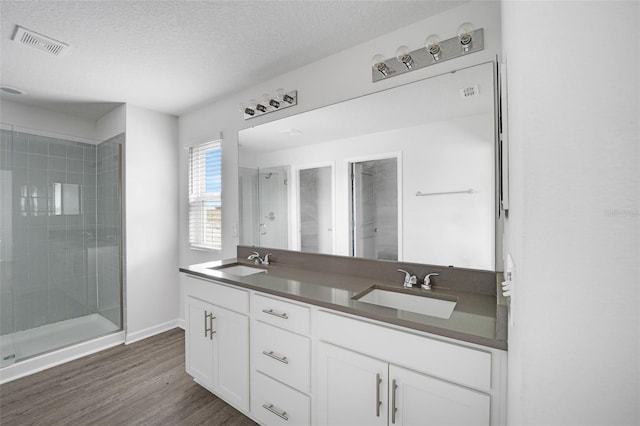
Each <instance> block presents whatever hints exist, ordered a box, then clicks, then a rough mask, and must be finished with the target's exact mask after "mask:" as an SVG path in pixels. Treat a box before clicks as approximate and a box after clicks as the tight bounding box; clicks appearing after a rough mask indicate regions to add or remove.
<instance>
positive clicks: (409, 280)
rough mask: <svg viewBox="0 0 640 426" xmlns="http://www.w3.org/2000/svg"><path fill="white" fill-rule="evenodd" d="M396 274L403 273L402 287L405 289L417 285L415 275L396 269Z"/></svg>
mask: <svg viewBox="0 0 640 426" xmlns="http://www.w3.org/2000/svg"><path fill="white" fill-rule="evenodd" d="M398 272H404V274H405V276H404V286H405V287H406V288H408V287H413V285H414V284H417V283H418V278H417V277H416V276H415V275H411V274H410V273H409V272H407V271H405V270H404V269H398Z"/></svg>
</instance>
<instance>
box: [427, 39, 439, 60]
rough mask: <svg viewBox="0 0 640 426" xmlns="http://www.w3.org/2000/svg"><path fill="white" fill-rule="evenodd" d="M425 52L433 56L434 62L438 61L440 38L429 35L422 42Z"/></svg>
mask: <svg viewBox="0 0 640 426" xmlns="http://www.w3.org/2000/svg"><path fill="white" fill-rule="evenodd" d="M424 45H425V47H426V48H427V52H429V54H431V56H433V59H434V60H436V61H437V60H438V59H440V37H438V35H437V34H431V35H430V36H429V37H427V38H426V40H425V41H424Z"/></svg>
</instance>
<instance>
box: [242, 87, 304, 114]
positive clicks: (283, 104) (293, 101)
mask: <svg viewBox="0 0 640 426" xmlns="http://www.w3.org/2000/svg"><path fill="white" fill-rule="evenodd" d="M297 104H298V91H297V90H292V91H290V92H285V91H284V89H278V90H276V95H275V96H272V95H269V94H266V93H265V94H264V95H262V96H261V97H260V100H256V99H251V100H250V101H249V102H248V104H245V103H241V104H240V112H242V114H243V116H244V119H245V120H248V119H250V118H254V117H259V116H261V115H264V114H268V113H270V112H274V111H278V110H281V109H285V108H288V107H291V106H294V105H297Z"/></svg>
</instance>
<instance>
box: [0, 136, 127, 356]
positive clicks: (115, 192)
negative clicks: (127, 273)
mask: <svg viewBox="0 0 640 426" xmlns="http://www.w3.org/2000/svg"><path fill="white" fill-rule="evenodd" d="M0 132H1V134H0V138H1V147H0V148H1V149H0V172H1V175H0V178H1V179H0V184H1V185H0V199H1V202H2V205H1V211H0V214H1V223H0V231H1V235H0V244H1V245H0V279H1V282H0V307H1V311H0V346H1V348H0V349H1V356H0V360H1V367H7V366H10V365H12V364H14V363H18V362H20V361H21V360H24V359H28V358H32V357H34V356H36V355H41V354H44V353H47V352H50V351H53V350H55V349H59V348H62V347H66V346H69V345H73V344H76V343H79V342H83V341H87V340H90V339H94V338H96V337H99V336H104V335H107V334H110V333H114V332H118V331H120V330H122V324H123V318H122V316H123V310H122V285H123V284H122V269H123V265H122V264H123V262H122V259H123V244H122V235H123V233H122V231H123V220H122V218H123V215H122V211H123V210H122V146H123V143H124V138H125V136H124V134H120V135H118V136H115V137H113V138H111V139H108V140H106V141H103V142H101V143H85V142H78V141H77V140H78V139H79V138H73V137H64V136H59V135H51V134H47V133H45V132H40V131H34V130H27V129H23V128H17V127H12V126H10V125H5V124H3V125H2V129H1V130H0Z"/></svg>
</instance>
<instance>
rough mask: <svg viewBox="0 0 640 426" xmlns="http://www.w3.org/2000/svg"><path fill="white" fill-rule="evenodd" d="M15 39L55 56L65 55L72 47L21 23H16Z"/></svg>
mask: <svg viewBox="0 0 640 426" xmlns="http://www.w3.org/2000/svg"><path fill="white" fill-rule="evenodd" d="M13 40H14V41H17V42H18V43H20V44H24V45H26V46H30V47H33V48H34V49H38V50H41V51H43V52H46V53H49V54H50V55H53V56H64V55H65V54H66V53H67V51H68V50H69V49H70V48H71V46H69V45H68V44H66V43H63V42H61V41H57V40H54V39H52V38H50V37H47V36H45V35H42V34H38V33H37V32H35V31H31V30H28V29H26V28H24V27H21V26H20V25H16V34H15V35H14V36H13Z"/></svg>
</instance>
